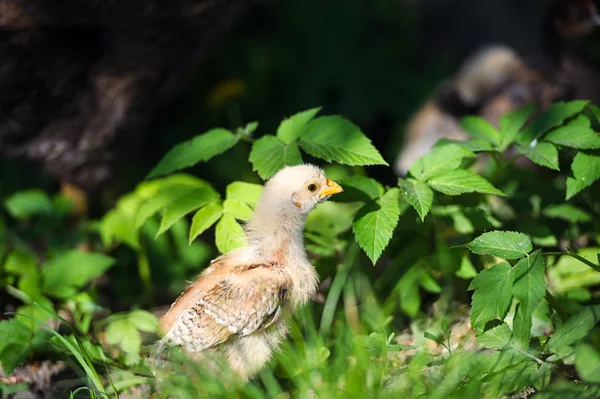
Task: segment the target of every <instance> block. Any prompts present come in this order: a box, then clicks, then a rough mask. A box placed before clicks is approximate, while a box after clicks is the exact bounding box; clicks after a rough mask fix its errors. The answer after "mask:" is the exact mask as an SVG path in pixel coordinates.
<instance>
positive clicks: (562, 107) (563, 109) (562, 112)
mask: <svg viewBox="0 0 600 399" xmlns="http://www.w3.org/2000/svg"><path fill="white" fill-rule="evenodd" d="M588 103H589V101H587V100H578V101H570V102H563V101H560V102H557V103H554V104H552V105H551V106H550V107H548V109H547V110H546V111H545V112H544V113H543V114H542V115H540V116H539V117H537V118H536V119H535V120H534V121H533V122H532V123H531V124H530V125H529V126H528V127H527V128H526V129H525V131H524V132H523V142H524V143H527V144H528V143H530V142H531V141H533V140H535V139H537V138H539V137H540V136H542V135H543V134H544V133H546V132H547V131H548V130H550V129H552V128H555V127H557V126H560V125H562V124H563V122H564V121H565V120H566V119H569V118H572V117H573V116H575V115H577V114H578V113H580V112H581V111H583V109H584V108H585V107H586V105H588Z"/></svg>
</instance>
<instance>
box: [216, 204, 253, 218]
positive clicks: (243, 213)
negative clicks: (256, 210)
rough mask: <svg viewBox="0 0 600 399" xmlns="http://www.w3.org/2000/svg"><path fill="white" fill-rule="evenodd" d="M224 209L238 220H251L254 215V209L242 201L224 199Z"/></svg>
mask: <svg viewBox="0 0 600 399" xmlns="http://www.w3.org/2000/svg"><path fill="white" fill-rule="evenodd" d="M223 209H224V210H225V213H227V214H228V215H231V216H233V217H234V218H236V219H238V220H250V218H251V217H252V209H251V208H250V207H249V206H248V205H246V204H245V203H243V202H242V201H238V200H232V199H226V200H225V201H223Z"/></svg>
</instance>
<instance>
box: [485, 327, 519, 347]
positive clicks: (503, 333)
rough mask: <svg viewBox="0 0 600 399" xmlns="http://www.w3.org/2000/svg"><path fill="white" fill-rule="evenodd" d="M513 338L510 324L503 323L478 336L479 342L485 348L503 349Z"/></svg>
mask: <svg viewBox="0 0 600 399" xmlns="http://www.w3.org/2000/svg"><path fill="white" fill-rule="evenodd" d="M511 338H512V332H511V331H510V328H509V327H508V324H506V323H502V324H500V325H499V326H496V327H494V328H490V329H489V330H487V331H486V332H484V333H483V334H481V335H480V336H478V337H477V343H478V344H479V345H481V346H483V347H484V348H493V349H502V348H504V347H506V346H507V345H508V344H509V343H510V340H511Z"/></svg>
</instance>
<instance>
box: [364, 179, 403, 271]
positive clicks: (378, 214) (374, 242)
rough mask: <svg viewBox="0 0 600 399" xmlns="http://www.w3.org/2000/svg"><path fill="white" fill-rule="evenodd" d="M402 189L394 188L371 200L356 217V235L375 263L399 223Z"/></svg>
mask: <svg viewBox="0 0 600 399" xmlns="http://www.w3.org/2000/svg"><path fill="white" fill-rule="evenodd" d="M399 195H400V190H398V189H397V188H392V189H390V190H388V192H387V193H385V194H384V195H383V196H382V197H381V199H380V200H376V201H374V202H369V203H367V204H365V205H364V206H363V207H362V208H360V209H359V210H358V212H357V213H356V216H355V218H354V224H353V230H354V237H355V238H356V241H357V242H358V244H359V245H360V247H361V248H362V249H363V250H364V251H365V252H366V254H367V256H368V257H369V259H371V262H373V264H375V262H377V259H379V257H380V256H381V253H382V252H383V250H384V249H385V247H387V245H388V243H389V241H390V239H391V238H392V234H393V232H394V228H395V227H396V224H398V217H399V216H400V210H399V207H398V197H399Z"/></svg>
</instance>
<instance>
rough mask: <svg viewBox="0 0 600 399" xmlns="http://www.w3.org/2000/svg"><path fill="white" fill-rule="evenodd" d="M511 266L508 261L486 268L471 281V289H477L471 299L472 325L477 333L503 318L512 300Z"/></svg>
mask: <svg viewBox="0 0 600 399" xmlns="http://www.w3.org/2000/svg"><path fill="white" fill-rule="evenodd" d="M511 288H512V277H511V267H510V264H508V263H507V262H502V263H498V264H496V265H494V266H492V267H490V268H489V269H484V270H482V271H481V272H479V274H478V275H477V276H475V278H474V279H473V281H471V284H470V285H469V290H475V293H474V294H473V298H472V300H471V305H472V307H471V326H472V327H473V328H474V329H475V332H476V333H477V335H480V334H481V333H483V330H484V327H485V324H486V323H487V322H488V321H490V320H492V319H498V320H503V319H504V317H505V316H506V313H507V312H508V308H509V306H510V302H511V300H512V293H511V291H512V290H511Z"/></svg>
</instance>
